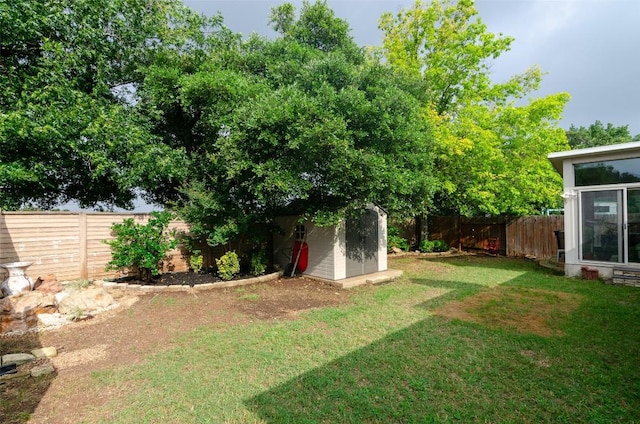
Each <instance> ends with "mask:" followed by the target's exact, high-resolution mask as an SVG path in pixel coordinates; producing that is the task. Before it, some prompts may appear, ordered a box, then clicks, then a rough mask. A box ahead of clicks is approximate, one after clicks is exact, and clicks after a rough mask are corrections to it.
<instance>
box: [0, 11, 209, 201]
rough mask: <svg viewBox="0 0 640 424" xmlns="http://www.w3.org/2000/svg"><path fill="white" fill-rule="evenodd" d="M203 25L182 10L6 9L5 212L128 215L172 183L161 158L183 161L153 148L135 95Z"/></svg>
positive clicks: (0, 180)
mask: <svg viewBox="0 0 640 424" xmlns="http://www.w3.org/2000/svg"><path fill="white" fill-rule="evenodd" d="M200 21H201V20H199V18H197V16H196V15H195V14H194V13H191V12H189V11H188V9H186V8H185V7H184V6H183V5H182V2H180V1H178V0H157V1H152V2H148V1H143V0H113V1H112V0H75V1H73V2H68V1H61V0H52V1H49V0H46V1H45V0H15V1H12V2H10V4H9V3H6V2H3V3H2V5H0V51H2V54H1V55H0V191H2V196H0V207H1V208H4V209H18V208H20V207H21V206H40V207H44V208H50V207H52V206H54V205H56V204H57V203H59V202H66V201H68V200H76V201H78V203H79V204H80V205H81V206H85V207H89V206H98V207H104V208H110V207H113V206H119V207H124V208H129V207H132V206H133V204H132V200H133V199H135V196H136V193H137V189H138V188H139V187H140V186H142V185H143V183H146V184H147V185H148V186H149V187H157V186H159V185H160V184H157V183H158V182H159V180H160V179H167V178H174V183H175V180H176V179H178V178H179V177H180V175H175V174H174V173H175V172H177V171H179V170H180V168H177V167H171V168H169V167H167V166H164V164H163V162H165V161H166V160H165V159H164V157H167V156H170V155H172V154H173V155H174V156H176V157H180V156H181V155H182V152H181V150H180V149H178V148H176V149H170V148H168V147H167V146H164V145H162V144H159V143H156V140H155V137H154V135H153V134H152V133H151V128H150V126H149V124H148V122H147V119H146V117H145V114H146V113H148V112H151V113H152V112H153V111H147V110H141V109H139V108H137V107H136V105H135V104H134V103H135V100H137V98H136V95H135V94H134V92H135V90H136V89H137V88H138V86H139V84H140V83H141V81H142V79H143V72H141V71H142V70H143V69H144V67H146V66H147V65H148V63H149V62H150V60H151V58H153V57H155V56H156V55H157V54H159V52H160V51H163V50H170V49H177V50H183V49H182V46H184V44H185V43H186V42H187V38H188V36H187V34H188V30H189V29H190V28H193V27H194V26H196V27H199V23H200ZM191 44H194V43H193V42H190V43H189V45H191ZM161 46H162V48H161ZM132 100H134V101H132ZM154 181H155V183H156V184H155V185H154V184H153V183H154ZM161 188H165V187H161ZM159 189H160V188H159Z"/></svg>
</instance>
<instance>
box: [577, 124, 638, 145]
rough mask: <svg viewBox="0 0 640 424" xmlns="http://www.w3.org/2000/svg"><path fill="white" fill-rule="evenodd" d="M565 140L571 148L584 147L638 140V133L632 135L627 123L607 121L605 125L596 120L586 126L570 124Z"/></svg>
mask: <svg viewBox="0 0 640 424" xmlns="http://www.w3.org/2000/svg"><path fill="white" fill-rule="evenodd" d="M567 140H568V141H569V146H571V148H572V149H584V148H587V147H596V146H607V145H609V144H619V143H628V142H630V141H640V134H637V135H636V136H633V137H632V136H631V133H630V132H629V126H628V125H621V126H619V127H616V126H615V125H613V124H611V123H608V124H607V126H606V127H605V126H604V125H603V124H602V122H600V121H596V122H594V123H593V124H591V125H589V126H588V127H582V126H581V127H576V126H575V125H573V124H572V125H571V126H570V127H569V129H568V130H567Z"/></svg>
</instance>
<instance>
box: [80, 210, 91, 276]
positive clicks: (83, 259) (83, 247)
mask: <svg viewBox="0 0 640 424" xmlns="http://www.w3.org/2000/svg"><path fill="white" fill-rule="evenodd" d="M78 235H79V236H80V240H79V241H80V246H79V249H80V255H79V256H80V279H82V280H87V279H88V278H89V268H88V264H87V213H86V212H80V214H78Z"/></svg>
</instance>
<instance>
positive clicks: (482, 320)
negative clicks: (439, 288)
mask: <svg viewBox="0 0 640 424" xmlns="http://www.w3.org/2000/svg"><path fill="white" fill-rule="evenodd" d="M581 302H582V297H581V296H580V295H575V294H569V293H559V292H553V291H547V290H535V289H527V288H519V287H504V286H500V287H496V288H493V289H490V290H485V291H482V292H480V293H478V294H476V295H475V296H471V297H469V298H467V299H465V300H463V301H454V302H449V303H447V304H446V305H444V306H442V307H440V308H437V309H436V310H434V314H436V315H440V316H443V317H446V318H451V319H460V320H463V321H469V322H474V323H477V324H482V325H485V326H487V327H490V328H496V329H507V330H511V331H516V332H519V333H533V334H537V335H540V336H544V337H549V336H559V335H562V334H563V332H562V330H561V329H560V326H561V325H562V323H564V322H565V321H566V319H568V318H569V316H570V315H571V313H572V312H573V311H574V310H576V309H577V308H578V306H580V303H581Z"/></svg>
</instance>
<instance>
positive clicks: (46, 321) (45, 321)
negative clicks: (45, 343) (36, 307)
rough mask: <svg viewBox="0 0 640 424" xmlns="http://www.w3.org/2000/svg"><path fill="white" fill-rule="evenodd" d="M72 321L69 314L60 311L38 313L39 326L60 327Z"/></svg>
mask: <svg viewBox="0 0 640 424" xmlns="http://www.w3.org/2000/svg"><path fill="white" fill-rule="evenodd" d="M70 321H71V320H70V318H69V316H68V315H62V314H61V313H59V312H56V313H53V314H38V327H60V326H61V325H64V324H67V323H69V322H70Z"/></svg>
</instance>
